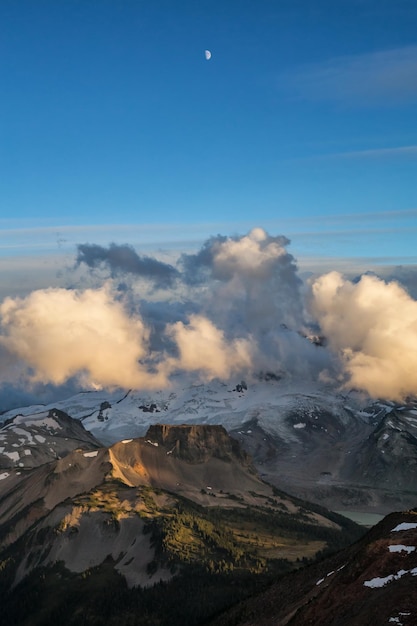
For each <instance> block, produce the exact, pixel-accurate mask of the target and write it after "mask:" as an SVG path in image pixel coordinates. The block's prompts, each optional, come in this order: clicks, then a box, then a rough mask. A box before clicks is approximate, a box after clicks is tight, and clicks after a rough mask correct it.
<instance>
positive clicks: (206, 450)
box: [145, 424, 250, 465]
mask: <svg viewBox="0 0 417 626" xmlns="http://www.w3.org/2000/svg"><path fill="white" fill-rule="evenodd" d="M145 440H150V441H153V442H155V443H157V444H158V445H162V446H164V447H165V448H167V450H168V451H170V452H171V453H172V455H173V456H174V457H177V458H180V459H182V460H184V461H188V462H189V463H205V462H206V461H208V460H209V459H210V458H212V457H214V458H218V459H221V460H223V461H230V460H232V459H234V460H239V461H241V462H242V463H244V464H245V465H249V464H250V459H249V456H248V455H247V454H246V453H245V452H244V451H243V450H242V449H241V447H240V445H239V443H238V442H237V441H236V440H235V439H233V438H232V437H230V436H229V435H228V433H227V431H226V430H225V429H224V428H223V426H212V425H202V424H199V425H188V424H182V425H181V426H171V425H168V424H153V425H152V426H150V427H149V429H148V432H147V434H146V436H145Z"/></svg>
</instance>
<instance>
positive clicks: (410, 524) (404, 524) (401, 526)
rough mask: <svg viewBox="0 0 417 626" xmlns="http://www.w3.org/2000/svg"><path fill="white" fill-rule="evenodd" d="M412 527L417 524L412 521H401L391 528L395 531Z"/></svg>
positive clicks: (416, 526) (415, 526)
mask: <svg viewBox="0 0 417 626" xmlns="http://www.w3.org/2000/svg"><path fill="white" fill-rule="evenodd" d="M413 528H417V524H415V523H414V522H402V523H401V524H398V525H397V526H396V527H395V528H393V529H392V530H391V532H392V533H396V532H398V531H400V530H412V529H413Z"/></svg>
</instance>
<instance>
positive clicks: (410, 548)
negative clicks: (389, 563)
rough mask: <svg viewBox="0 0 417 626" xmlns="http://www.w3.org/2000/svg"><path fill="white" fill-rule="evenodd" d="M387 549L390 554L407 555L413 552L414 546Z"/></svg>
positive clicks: (398, 546)
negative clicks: (399, 553) (404, 553)
mask: <svg viewBox="0 0 417 626" xmlns="http://www.w3.org/2000/svg"><path fill="white" fill-rule="evenodd" d="M388 549H389V551H390V552H407V553H408V554H409V553H410V552H414V550H415V549H416V547H415V546H403V545H401V544H398V545H395V546H388Z"/></svg>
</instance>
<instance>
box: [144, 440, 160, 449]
mask: <svg viewBox="0 0 417 626" xmlns="http://www.w3.org/2000/svg"><path fill="white" fill-rule="evenodd" d="M146 443H150V444H151V446H155V448H157V447H158V446H159V443H158V442H157V441H151V440H150V439H146Z"/></svg>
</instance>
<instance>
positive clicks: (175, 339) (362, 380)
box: [0, 228, 417, 399]
mask: <svg viewBox="0 0 417 626" xmlns="http://www.w3.org/2000/svg"><path fill="white" fill-rule="evenodd" d="M288 246H289V240H288V239H287V238H286V237H283V236H273V235H270V234H268V233H267V232H266V231H264V230H263V229H261V228H255V229H253V230H251V231H250V232H249V233H247V234H245V235H241V236H238V235H236V236H234V237H226V236H221V235H218V236H216V237H211V238H210V239H208V240H207V241H206V242H205V243H204V244H203V246H202V247H201V249H200V250H199V251H197V252H196V253H195V254H187V255H182V256H181V257H180V259H179V261H178V264H177V266H176V267H174V266H173V265H172V266H171V265H169V264H165V263H162V262H160V261H157V260H156V259H153V258H152V257H141V256H139V255H137V254H136V252H135V251H134V250H133V249H132V248H130V247H129V246H126V245H124V246H116V245H113V246H109V248H102V247H101V246H93V245H90V244H88V245H87V244H86V245H85V246H84V247H80V250H79V255H81V256H80V258H82V259H83V260H82V261H81V260H80V258H79V263H81V262H82V263H84V262H86V263H87V265H88V266H89V267H90V266H91V267H95V266H96V264H98V265H101V263H105V265H106V267H109V269H111V271H112V272H113V273H114V274H117V276H118V279H117V280H113V279H107V280H106V281H105V282H104V283H102V284H101V285H100V286H98V287H96V288H91V286H90V285H89V286H88V288H85V289H83V290H81V289H76V288H71V289H62V288H49V289H40V290H37V291H33V292H32V293H30V294H29V295H28V296H26V297H14V298H12V297H8V298H6V299H5V300H4V301H3V303H2V304H0V366H1V370H0V371H1V379H0V382H3V383H5V382H7V383H8V384H9V383H10V382H11V381H17V382H19V381H22V382H23V383H24V381H25V380H26V381H29V382H30V384H31V386H32V389H30V391H32V390H33V389H34V388H35V387H36V389H37V390H38V391H37V393H39V397H41V395H42V391H41V387H40V386H41V385H46V386H47V385H54V386H55V387H56V386H59V385H69V386H71V388H73V386H74V384H75V381H78V384H79V385H81V386H82V387H84V388H85V387H87V388H88V387H94V386H102V387H110V388H111V387H116V386H117V387H124V388H136V389H143V388H147V389H155V388H162V387H165V386H167V385H169V384H170V380H171V377H172V376H173V375H174V374H176V373H177V372H189V373H193V372H194V373H195V374H196V375H197V376H199V377H200V378H202V379H204V380H209V379H211V378H214V377H219V378H221V379H223V380H227V379H229V378H231V377H234V376H237V375H239V374H242V375H243V374H244V375H245V377H246V376H248V377H249V378H250V376H251V374H253V375H254V376H256V375H257V374H259V373H260V372H261V371H264V372H265V371H269V372H275V373H278V374H283V375H285V376H286V377H287V378H293V379H296V380H299V381H305V380H318V379H320V378H323V376H324V374H325V373H326V375H327V380H331V379H332V380H334V381H336V380H338V379H339V381H340V380H342V381H343V383H344V384H345V385H346V386H354V387H356V388H358V389H361V390H364V391H366V392H367V393H368V394H370V395H371V396H375V397H384V398H390V399H402V398H404V397H405V396H407V395H411V394H415V393H416V391H417V374H415V372H417V356H416V355H417V302H416V301H415V300H413V298H412V297H411V295H410V294H409V293H407V291H406V290H405V289H404V288H403V287H401V286H400V285H399V284H398V283H397V282H388V283H387V282H384V281H383V280H381V279H380V278H378V277H377V276H376V275H371V274H368V275H362V276H359V277H357V278H355V279H354V280H348V279H347V278H344V277H343V276H342V275H341V274H339V273H337V272H331V273H329V274H325V275H323V276H320V277H318V278H315V279H311V280H313V282H312V285H311V289H308V288H307V286H306V284H304V283H303V282H302V281H301V278H300V276H299V273H298V269H297V264H296V262H295V259H294V257H293V256H292V255H291V254H290V253H289V252H288ZM124 252H126V255H124ZM113 253H114V254H113ZM84 259H85V261H84ZM393 272H394V270H393ZM144 273H145V274H146V275H147V276H150V277H151V283H152V285H153V287H154V286H155V285H156V284H158V286H159V291H158V292H155V290H154V289H151V290H150V289H149V288H148V289H147V288H146V284H145V282H144V281H142V280H140V278H141V277H143V275H144ZM120 275H121V276H122V277H123V278H124V277H125V275H127V276H129V277H130V279H129V280H127V281H125V282H124V284H123V289H122V288H121V287H120V285H119V277H120ZM392 275H394V274H392ZM395 275H397V276H398V277H400V276H402V277H403V280H404V282H407V284H409V285H410V286H411V287H412V286H415V284H416V279H415V272H414V273H413V272H412V271H411V269H404V268H395ZM173 276H174V277H175V279H173V278H171V277H173ZM96 278H97V280H96V282H100V280H102V277H100V275H98V276H97V277H96ZM171 280H173V284H172V283H171ZM144 285H145V286H144ZM150 296H152V297H150ZM317 333H320V334H323V335H325V336H326V338H327V342H328V343H327V347H318V346H316V345H313V344H312V343H311V342H310V341H308V339H306V335H310V334H311V335H314V334H317ZM340 375H342V378H340ZM0 391H1V390H0ZM16 393H18V389H17V390H16ZM45 394H46V395H45ZM48 394H49V391H45V393H44V397H46V396H47V395H48Z"/></svg>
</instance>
